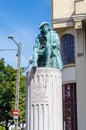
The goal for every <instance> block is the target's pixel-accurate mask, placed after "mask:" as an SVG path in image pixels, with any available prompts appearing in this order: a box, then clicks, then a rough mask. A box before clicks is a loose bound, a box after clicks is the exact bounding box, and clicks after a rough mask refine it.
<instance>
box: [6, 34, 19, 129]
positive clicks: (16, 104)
mask: <svg viewBox="0 0 86 130" xmlns="http://www.w3.org/2000/svg"><path fill="white" fill-rule="evenodd" d="M8 38H10V39H11V40H13V41H14V43H15V44H16V45H17V47H18V51H17V77H16V95H15V110H14V123H15V130H18V115H19V113H18V112H19V86H20V63H21V43H20V42H19V43H17V42H16V41H15V40H14V38H13V36H8Z"/></svg>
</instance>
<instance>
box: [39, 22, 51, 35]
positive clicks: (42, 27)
mask: <svg viewBox="0 0 86 130" xmlns="http://www.w3.org/2000/svg"><path fill="white" fill-rule="evenodd" d="M39 29H40V30H41V32H42V33H44V34H46V33H47V32H48V31H49V29H50V28H49V24H48V22H42V23H41V24H40V25H39Z"/></svg>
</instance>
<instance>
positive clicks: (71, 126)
mask: <svg viewBox="0 0 86 130" xmlns="http://www.w3.org/2000/svg"><path fill="white" fill-rule="evenodd" d="M52 25H53V28H54V30H56V31H57V32H58V33H59V36H60V39H61V53H62V59H63V64H64V69H63V71H62V75H63V130H86V0H52Z"/></svg>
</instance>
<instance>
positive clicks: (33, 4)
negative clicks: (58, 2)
mask: <svg viewBox="0 0 86 130" xmlns="http://www.w3.org/2000/svg"><path fill="white" fill-rule="evenodd" d="M43 21H47V22H48V23H49V24H50V26H51V25H52V8H51V0H36V1H35V0H0V58H4V59H5V64H6V65H8V64H9V65H11V66H12V67H13V68H15V69H16V68H17V56H16V54H17V49H18V48H17V45H16V44H15V43H14V42H13V41H12V40H11V39H9V38H8V36H9V35H12V36H13V38H14V39H15V41H16V42H17V43H19V42H21V44H22V47H21V67H27V66H28V62H29V59H30V56H31V54H32V52H33V46H34V41H35V38H36V36H37V35H38V33H39V32H40V30H39V28H38V27H39V25H40V23H41V22H43ZM9 49H11V50H9Z"/></svg>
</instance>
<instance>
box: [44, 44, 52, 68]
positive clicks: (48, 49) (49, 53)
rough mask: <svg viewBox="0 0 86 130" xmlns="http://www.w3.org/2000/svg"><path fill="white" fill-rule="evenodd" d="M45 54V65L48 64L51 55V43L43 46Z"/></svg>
mask: <svg viewBox="0 0 86 130" xmlns="http://www.w3.org/2000/svg"><path fill="white" fill-rule="evenodd" d="M45 55H46V66H47V67H49V66H50V57H51V45H50V44H47V45H46V48H45Z"/></svg>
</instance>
